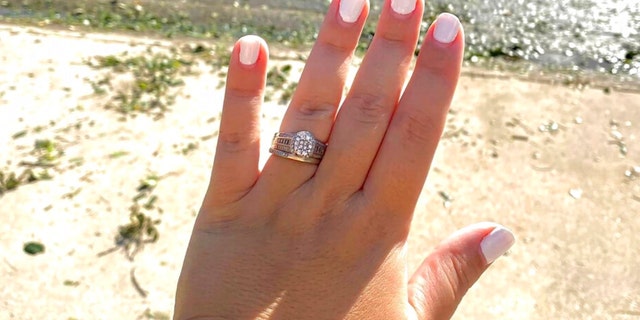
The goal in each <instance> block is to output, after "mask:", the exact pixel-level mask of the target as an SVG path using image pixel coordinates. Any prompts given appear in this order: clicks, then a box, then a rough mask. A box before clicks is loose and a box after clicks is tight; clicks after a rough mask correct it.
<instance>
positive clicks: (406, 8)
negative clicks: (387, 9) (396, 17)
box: [391, 0, 416, 14]
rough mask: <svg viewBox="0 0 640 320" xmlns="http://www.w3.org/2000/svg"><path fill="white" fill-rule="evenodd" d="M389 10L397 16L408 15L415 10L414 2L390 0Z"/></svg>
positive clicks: (414, 0) (413, 0) (410, 0)
mask: <svg viewBox="0 0 640 320" xmlns="http://www.w3.org/2000/svg"><path fill="white" fill-rule="evenodd" d="M391 9H393V11H395V12H396V13H399V14H409V13H411V12H413V11H414V10H415V9H416V0H391Z"/></svg>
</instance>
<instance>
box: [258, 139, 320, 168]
mask: <svg viewBox="0 0 640 320" xmlns="http://www.w3.org/2000/svg"><path fill="white" fill-rule="evenodd" d="M326 149H327V145H326V144H324V143H322V142H320V141H319V140H318V139H316V138H315V137H314V136H313V134H311V132H309V131H298V132H277V133H276V134H275V135H273V140H272V142H271V148H269V152H271V153H272V154H273V155H276V156H278V157H282V158H287V159H291V160H296V161H300V162H305V163H311V164H318V163H320V160H322V157H323V156H324V152H325V150H326Z"/></svg>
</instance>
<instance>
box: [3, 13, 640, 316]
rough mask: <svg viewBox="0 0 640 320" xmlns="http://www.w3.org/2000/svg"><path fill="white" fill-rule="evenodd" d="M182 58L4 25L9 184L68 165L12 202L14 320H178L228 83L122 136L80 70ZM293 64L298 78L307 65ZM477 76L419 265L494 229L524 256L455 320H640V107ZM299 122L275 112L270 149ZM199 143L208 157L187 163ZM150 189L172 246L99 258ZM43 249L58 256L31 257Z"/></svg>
mask: <svg viewBox="0 0 640 320" xmlns="http://www.w3.org/2000/svg"><path fill="white" fill-rule="evenodd" d="M173 45H174V43H172V42H169V41H166V40H156V39H147V38H142V37H135V38H132V37H130V36H125V35H114V34H82V33H78V32H72V31H54V30H44V29H37V28H31V27H18V26H9V25H0V63H1V64H2V66H1V67H0V170H23V169H24V168H23V167H21V166H20V165H19V162H20V161H23V160H25V159H26V160H29V159H32V156H31V155H30V152H31V150H32V149H33V144H34V141H35V140H37V139H51V140H52V141H55V142H56V143H57V144H58V145H59V146H60V147H61V148H63V149H64V155H63V156H62V157H60V164H59V165H58V166H57V167H56V168H54V169H52V170H51V172H52V175H53V179H52V180H50V181H40V182H37V183H34V184H29V185H25V186H21V187H20V188H18V189H17V190H15V191H12V192H9V193H7V194H5V195H4V196H0V221H2V222H1V223H0V284H2V285H1V286H0V319H21V320H26V319H168V318H169V317H171V315H172V307H173V299H174V291H175V285H176V281H177V277H178V274H179V271H180V266H181V263H182V259H183V256H184V252H185V248H186V245H187V241H188V238H189V235H190V231H191V228H192V224H193V219H194V216H195V214H196V212H197V210H198V207H199V204H200V201H201V199H202V196H203V192H204V190H205V187H206V185H207V182H208V174H209V170H210V168H211V162H212V159H213V154H214V147H215V142H216V139H215V133H216V131H217V126H218V122H217V121H218V118H219V114H220V108H221V101H222V96H223V93H222V91H221V89H219V86H218V85H219V82H220V78H219V77H218V75H217V74H215V73H210V72H202V73H201V74H199V75H194V76H189V77H186V78H185V81H186V85H185V86H184V87H183V88H182V89H180V90H181V92H180V95H179V97H178V101H177V104H176V105H175V106H173V107H172V110H171V111H170V112H167V113H166V114H165V117H163V118H162V119H159V120H154V119H152V118H150V117H147V116H138V117H135V118H133V119H128V120H127V121H121V119H120V118H121V116H120V115H119V114H117V113H116V112H114V111H113V110H106V109H105V108H104V104H105V98H104V97H100V96H96V95H95V94H94V92H93V89H92V87H91V85H90V84H89V83H88V82H87V81H86V79H95V78H96V77H97V73H98V71H96V70H93V69H91V68H90V67H88V66H87V65H86V64H84V63H83V61H84V60H85V59H88V58H90V57H93V56H96V55H107V54H119V53H121V52H124V51H129V52H131V53H135V52H143V51H144V50H145V49H146V48H147V47H149V46H154V47H156V48H158V50H166V49H167V48H169V47H171V46H173ZM276 55H277V52H276ZM279 63H290V64H292V65H293V74H296V73H298V72H299V71H300V67H301V62H300V61H284V62H283V61H282V60H281V61H279ZM464 73H465V74H464V76H463V77H462V79H461V82H460V86H459V90H458V92H457V95H456V98H455V101H454V103H453V107H452V112H451V115H450V119H449V124H448V126H447V129H446V132H445V135H444V139H443V142H442V144H441V147H440V148H439V150H438V154H437V157H436V160H435V163H434V165H433V169H432V172H431V175H430V177H429V180H428V182H427V184H426V185H425V188H424V191H423V196H422V198H421V199H420V201H419V203H418V206H417V209H416V214H415V220H414V226H413V229H412V233H411V235H410V239H409V252H410V255H409V257H410V261H409V262H410V267H411V268H414V267H415V266H417V264H418V263H419V262H420V260H422V258H423V257H424V256H425V255H426V253H427V252H429V250H430V249H431V248H432V247H433V246H434V245H436V244H437V242H438V241H439V240H440V239H442V238H444V237H446V236H447V235H448V234H449V233H451V232H453V231H455V230H456V229H457V228H460V227H463V226H465V225H467V224H471V223H474V222H478V221H486V220H490V221H496V222H500V223H503V224H504V225H506V226H508V227H510V228H512V229H513V230H514V232H515V233H516V235H517V237H518V242H517V244H516V245H515V246H514V247H513V249H512V250H511V251H510V252H509V254H508V255H507V256H506V257H504V258H501V259H500V260H498V261H497V262H496V263H495V264H494V265H493V266H492V267H491V269H490V270H489V271H488V272H487V273H486V275H485V276H484V277H483V278H482V279H481V280H480V282H479V283H478V284H477V285H476V286H475V287H474V288H472V289H471V290H470V291H469V293H468V296H467V298H466V299H465V301H464V302H463V303H462V305H461V306H460V308H459V310H458V312H457V314H456V316H455V319H523V320H529V319H531V320H533V319H635V318H637V317H638V316H639V315H640V272H639V271H638V270H640V255H639V254H638V244H640V217H639V216H638V212H640V211H639V209H640V202H639V200H640V198H639V197H640V183H639V182H640V179H639V180H634V179H632V178H633V177H631V178H629V177H626V176H625V171H627V170H629V169H630V168H631V167H633V166H638V165H640V148H638V147H637V143H638V138H639V137H640V95H638V94H633V93H621V92H616V91H615V90H613V91H611V92H605V91H603V90H602V89H595V88H588V87H586V88H585V87H581V88H576V87H568V86H562V85H551V84H544V83H539V82H533V81H523V80H521V79H519V77H518V76H517V75H511V74H498V75H496V74H495V73H486V72H483V71H481V70H473V69H469V68H466V69H465V71H464ZM284 108H285V107H284V106H281V105H278V104H277V103H275V102H270V103H267V104H265V107H264V125H263V128H262V130H263V143H266V142H268V141H269V137H270V136H271V135H272V134H273V132H274V131H276V128H277V124H278V121H279V119H280V117H281V116H282V113H283V111H284ZM550 122H551V124H550V125H548V126H546V127H545V126H543V128H542V129H544V128H548V129H551V131H552V132H544V131H545V130H542V131H541V130H540V129H541V128H540V126H541V125H545V124H549V123H550ZM554 122H555V125H554V124H553V123H554ZM556 128H557V130H555V129H556ZM23 130H27V133H26V135H25V136H23V137H20V138H17V139H14V138H13V137H12V136H13V135H14V134H16V133H18V132H21V131H23ZM612 132H613V134H612ZM189 144H193V145H194V146H197V147H196V148H195V149H194V150H191V151H187V152H183V151H185V149H188V145H189ZM623 144H624V145H626V147H627V153H626V155H623V153H622V152H621V148H620V146H621V145H623ZM264 150H265V151H266V146H265V148H264ZM152 174H154V175H157V176H160V177H162V179H161V180H160V181H159V182H158V185H157V187H156V188H155V190H154V191H153V195H156V196H157V197H158V200H157V202H156V207H157V208H160V209H161V210H159V209H155V210H151V211H148V215H149V216H150V217H152V218H153V219H159V220H161V222H160V223H159V224H158V225H157V230H158V232H159V235H160V236H159V239H158V241H157V242H156V243H151V244H147V245H145V246H143V247H142V249H141V250H140V252H139V253H138V254H137V255H135V257H134V259H133V260H129V259H128V258H127V256H126V255H125V252H124V250H123V249H122V248H120V249H119V250H117V251H115V252H112V253H110V254H106V255H103V256H98V255H99V254H100V253H101V252H104V251H105V250H108V249H110V248H113V247H114V246H115V242H114V239H115V237H116V235H117V232H118V226H120V225H124V224H127V223H128V222H129V212H130V211H129V208H130V207H131V205H132V203H133V200H132V198H133V197H135V196H136V194H137V190H136V189H137V188H138V186H139V185H140V180H142V179H144V178H145V177H147V176H149V175H152ZM444 193H446V194H447V195H448V196H449V197H450V198H451V199H452V200H451V201H450V202H448V203H445V201H444V200H443V196H442V194H444ZM30 241H37V242H40V243H42V244H44V245H45V247H46V250H45V252H44V253H42V254H39V255H35V256H31V255H27V254H25V253H24V251H23V246H24V244H25V243H27V242H30Z"/></svg>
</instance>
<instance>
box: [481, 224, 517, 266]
mask: <svg viewBox="0 0 640 320" xmlns="http://www.w3.org/2000/svg"><path fill="white" fill-rule="evenodd" d="M515 242H516V238H515V237H514V236H513V233H511V231H509V229H506V228H504V227H497V228H495V229H493V231H491V233H489V234H488V235H486V236H485V237H484V239H482V242H480V250H481V251H482V255H483V256H484V259H485V260H486V261H487V264H491V263H493V262H494V261H496V259H498V258H500V257H501V256H502V255H504V254H505V253H506V252H507V250H509V248H511V246H513V244H514V243H515Z"/></svg>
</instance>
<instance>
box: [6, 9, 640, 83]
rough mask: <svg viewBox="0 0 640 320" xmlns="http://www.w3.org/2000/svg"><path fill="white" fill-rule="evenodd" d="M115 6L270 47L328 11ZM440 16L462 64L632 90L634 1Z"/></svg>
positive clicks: (639, 20) (637, 32) (309, 33)
mask: <svg viewBox="0 0 640 320" xmlns="http://www.w3.org/2000/svg"><path fill="white" fill-rule="evenodd" d="M95 1H97V0H89V1H80V0H78V1H73V0H72V1H63V0H32V3H35V2H43V3H47V4H51V3H54V4H53V8H54V9H55V10H57V11H60V12H61V13H62V15H65V14H67V15H68V14H70V10H72V9H73V8H74V7H75V6H77V5H81V6H82V5H83V6H85V8H87V7H88V6H91V4H92V3H95ZM4 2H9V3H16V5H15V6H14V7H13V8H14V9H3V10H2V11H1V12H0V16H5V17H6V16H15V15H22V14H25V13H26V14H27V15H28V14H29V11H28V10H26V11H25V10H16V9H15V8H16V7H18V3H24V1H18V0H14V1H4ZM121 2H124V3H132V2H135V3H140V4H142V5H144V6H145V8H146V9H145V10H155V11H157V12H165V13H167V12H169V13H170V12H174V11H180V12H185V13H186V14H187V15H188V19H190V21H192V22H193V24H194V25H206V26H209V28H210V27H211V26H213V28H214V29H216V30H218V31H219V32H222V33H228V34H229V35H230V36H232V37H238V36H240V35H242V34H243V33H259V34H265V33H271V35H272V36H273V35H275V36H273V37H272V41H273V39H275V40H282V42H287V43H305V42H309V41H310V40H312V39H313V36H314V33H315V32H316V30H317V27H318V25H319V24H320V22H321V20H322V16H323V14H324V12H325V10H326V8H327V6H328V3H329V1H328V0H304V1H302V0H235V1H233V0H189V1H187V0H182V1H175V0H135V1H133V0H131V1H129V0H127V1H121ZM98 3H103V4H104V3H105V2H104V1H98ZM382 3H383V0H371V7H372V9H373V10H372V11H373V13H372V20H373V19H375V17H376V16H377V14H378V13H379V11H380V6H381V5H382ZM0 9H2V8H0ZM442 11H449V12H452V13H454V14H456V15H458V16H459V17H460V19H461V21H462V22H463V24H464V26H465V32H466V39H467V52H466V59H467V61H468V63H470V64H478V65H485V66H486V65H492V64H493V63H494V62H499V63H500V64H502V65H503V66H504V65H509V66H518V67H517V68H519V69H520V70H523V68H524V70H525V71H526V70H527V69H528V70H561V71H571V72H574V71H575V72H577V73H580V72H587V73H590V74H592V73H596V74H600V75H608V76H613V77H614V78H615V79H619V80H631V81H632V82H633V83H635V82H640V0H526V1H525V0H433V1H430V2H428V3H427V14H425V25H427V24H428V23H430V22H431V20H433V18H434V17H435V16H436V15H437V13H439V12H442ZM207 30H208V29H207ZM371 31H372V30H371ZM187 35H188V34H187ZM512 62H514V63H512ZM515 62H520V63H515ZM638 87H639V88H640V85H639V86H638Z"/></svg>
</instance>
